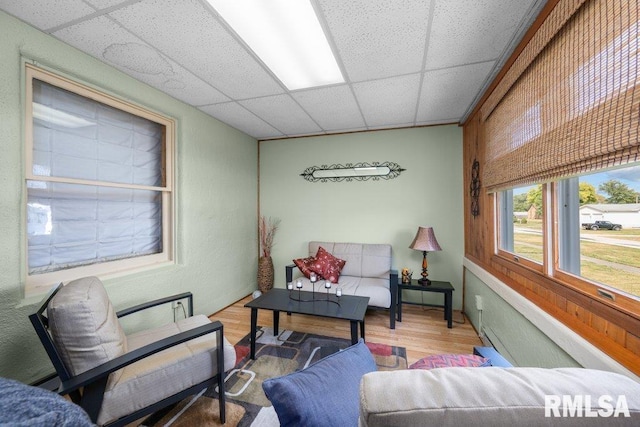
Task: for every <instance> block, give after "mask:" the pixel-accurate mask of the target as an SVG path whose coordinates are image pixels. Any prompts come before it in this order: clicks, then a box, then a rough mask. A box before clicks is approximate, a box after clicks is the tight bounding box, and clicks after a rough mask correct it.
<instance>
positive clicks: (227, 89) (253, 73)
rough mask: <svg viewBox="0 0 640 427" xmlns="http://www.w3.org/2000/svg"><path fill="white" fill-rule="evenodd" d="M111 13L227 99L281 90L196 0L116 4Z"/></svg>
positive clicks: (250, 96)
mask: <svg viewBox="0 0 640 427" xmlns="http://www.w3.org/2000/svg"><path fill="white" fill-rule="evenodd" d="M110 16H112V17H114V18H115V19H116V20H117V21H118V22H120V23H121V24H122V25H124V26H125V27H127V28H128V29H130V30H131V31H132V32H133V33H134V34H136V35H138V36H139V37H140V38H141V39H143V40H145V41H146V42H147V43H149V44H151V45H152V46H154V47H156V48H157V49H159V50H160V51H162V52H163V53H164V54H165V55H167V56H168V57H170V58H171V59H173V60H174V61H176V62H178V63H180V64H181V65H182V66H184V67H186V68H187V69H189V70H190V71H192V72H193V73H195V74H196V75H197V76H198V77H200V78H201V79H203V80H204V81H206V82H208V83H210V84H211V85H212V86H214V87H216V88H217V89H219V90H221V91H222V92H223V93H224V94H225V95H227V96H229V97H231V98H234V99H245V98H253V97H258V96H265V95H274V94H279V93H283V92H284V89H283V88H282V87H281V86H280V85H279V84H278V83H277V81H276V80H275V79H274V78H273V77H272V76H271V75H270V74H269V73H268V72H267V71H265V69H264V68H263V67H262V66H261V65H260V64H259V63H258V62H257V61H256V60H255V59H254V57H253V56H252V55H251V54H249V53H248V52H247V51H246V50H245V49H244V48H243V47H242V45H240V43H238V41H237V40H236V39H235V38H234V37H232V36H231V35H230V34H229V33H228V32H227V31H226V29H225V28H224V27H223V26H222V25H221V24H220V23H219V22H218V21H217V20H216V19H215V18H214V16H213V14H212V12H211V9H209V8H206V7H204V6H203V5H202V3H201V2H199V1H197V0H183V1H180V2H167V1H162V0H147V1H143V2H140V3H135V4H132V5H131V6H129V7H124V8H122V9H118V10H117V11H114V12H113V13H111V14H110ZM140 22H145V25H140ZM185 29H196V31H185Z"/></svg>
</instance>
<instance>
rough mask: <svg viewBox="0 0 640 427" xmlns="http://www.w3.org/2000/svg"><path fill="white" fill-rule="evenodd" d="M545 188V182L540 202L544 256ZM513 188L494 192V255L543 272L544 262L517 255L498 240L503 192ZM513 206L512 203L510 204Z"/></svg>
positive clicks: (500, 237) (544, 253)
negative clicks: (503, 246) (502, 246)
mask: <svg viewBox="0 0 640 427" xmlns="http://www.w3.org/2000/svg"><path fill="white" fill-rule="evenodd" d="M545 188H546V184H543V185H542V198H543V202H542V210H543V213H544V215H543V216H542V229H543V234H542V254H543V257H545V255H546V253H547V239H546V237H545V236H546V234H545V233H544V230H546V228H547V218H548V216H547V214H546V212H544V205H545V204H544V198H545ZM512 190H513V189H510V190H503V191H500V192H499V193H496V197H495V200H496V204H495V212H496V213H495V218H496V239H495V255H496V256H498V257H500V258H502V259H504V260H506V261H508V262H510V263H515V264H517V265H522V266H524V267H526V268H528V269H529V270H533V271H536V272H538V273H543V271H544V267H545V263H544V262H541V263H540V262H537V261H535V260H531V259H528V258H526V257H524V256H522V255H518V254H517V253H515V252H509V251H507V250H505V249H503V248H501V247H500V242H501V239H502V236H501V233H502V228H503V225H502V221H503V218H502V211H503V201H502V199H503V198H504V194H505V193H506V192H507V191H512ZM512 194H513V193H512ZM511 206H512V207H513V204H512V205H511ZM512 219H513V209H512V211H511V216H510V220H511V222H513V221H512Z"/></svg>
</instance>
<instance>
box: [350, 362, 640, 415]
mask: <svg viewBox="0 0 640 427" xmlns="http://www.w3.org/2000/svg"><path fill="white" fill-rule="evenodd" d="M545 396H547V397H546V398H545ZM565 396H566V397H565ZM562 399H565V400H567V401H568V399H570V400H571V402H570V403H569V411H571V406H573V405H575V406H574V409H573V416H570V415H571V412H565V410H564V407H563V403H562ZM545 400H548V403H549V405H548V408H549V410H548V414H547V415H549V416H545ZM622 400H624V402H622ZM625 404H626V406H625ZM622 406H624V407H622ZM617 407H618V408H619V409H620V410H616V408H617ZM554 408H555V409H554ZM623 409H628V415H629V416H628V417H627V416H625V415H627V414H626V413H624V412H625V411H622V410H623ZM616 412H617V414H616ZM563 415H564V416H563ZM594 415H595V416H594ZM616 415H617V416H616ZM469 425H487V426H492V427H497V426H518V427H520V426H532V427H533V426H535V427H538V426H545V425H549V426H551V425H553V426H638V425H640V384H639V383H637V382H635V381H634V380H632V379H630V378H628V377H625V376H623V375H620V374H616V373H612V372H606V371H598V370H591V369H583V368H558V369H544V368H493V367H488V368H440V369H432V370H421V369H408V370H400V371H378V372H370V373H367V374H365V375H364V376H363V377H362V381H361V383H360V417H359V426H360V427H379V426H469Z"/></svg>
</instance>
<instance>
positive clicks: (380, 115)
mask: <svg viewBox="0 0 640 427" xmlns="http://www.w3.org/2000/svg"><path fill="white" fill-rule="evenodd" d="M229 1H236V0H229ZM265 1H268V0H265ZM292 1H294V0H292ZM296 1H297V0H296ZM312 1H313V2H314V6H315V8H316V10H317V12H318V16H319V19H320V22H321V24H322V25H323V27H324V29H325V32H326V35H327V38H328V40H329V42H330V44H331V46H332V48H333V51H334V53H335V55H336V57H337V60H338V64H339V65H340V67H341V69H342V72H343V74H344V77H345V80H346V83H344V84H338V85H332V86H325V87H318V88H312V89H304V90H297V91H289V90H287V88H286V87H285V86H284V85H283V84H282V83H281V82H280V81H279V80H278V79H277V78H276V77H275V76H274V74H273V73H271V71H270V70H269V69H268V68H267V67H266V66H265V65H264V64H263V63H262V62H261V61H260V60H259V59H258V58H257V57H256V56H255V55H254V54H253V52H252V51H251V50H250V49H249V48H248V47H247V46H246V45H245V44H244V43H243V42H242V40H241V39H240V38H239V37H238V36H237V35H236V34H235V33H234V32H233V31H232V30H231V29H230V28H229V27H228V26H227V25H226V23H225V22H224V21H223V20H222V19H221V18H220V17H219V16H218V15H217V13H216V12H215V11H214V9H213V8H212V7H211V6H210V5H209V4H208V3H207V2H206V0H180V1H175V0H174V1H172V0H128V1H122V0H57V1H51V0H48V1H47V0H37V1H28V2H24V1H15V0H0V9H2V10H4V11H5V12H7V13H9V14H11V15H13V16H15V17H17V18H19V19H21V20H23V21H25V22H27V23H29V24H30V25H32V26H34V27H36V28H38V29H39V30H41V31H43V32H45V33H47V34H50V35H52V36H53V37H56V38H57V39H59V40H61V41H63V42H65V43H68V44H69V45H71V46H74V47H76V48H77V49H79V50H81V51H83V52H86V53H87V54H89V55H92V56H94V57H96V58H97V59H99V60H100V61H103V62H105V63H107V64H109V65H112V66H113V67H115V68H117V69H119V70H121V71H122V72H124V73H126V74H128V75H130V76H132V77H134V78H136V79H138V80H140V81H142V82H144V83H146V84H148V85H150V86H153V87H155V88H157V89H159V90H161V91H163V92H165V93H167V94H169V95H171V96H173V97H174V98H177V99H179V100H181V101H183V102H185V103H187V104H190V105H192V106H194V107H196V108H198V109H200V110H202V111H203V112H205V113H207V114H209V115H211V116H213V117H215V118H216V119H218V120H220V121H222V122H225V123H227V124H229V125H230V126H233V127H234V128H237V129H239V130H241V131H243V132H245V133H247V134H249V135H251V136H253V137H254V138H256V139H259V140H265V139H273V138H287V137H295V136H302V135H322V134H331V133H339V132H352V131H361V130H373V129H389V128H400V127H412V126H423V125H434V124H444V123H460V122H462V121H464V119H465V118H466V117H467V116H468V115H469V113H470V112H471V110H472V109H473V107H474V106H475V104H476V103H477V101H478V100H479V98H480V97H481V95H482V93H483V92H484V90H485V89H486V88H487V86H488V85H489V84H490V83H491V81H492V80H493V78H494V77H495V75H496V74H497V73H498V71H499V69H500V67H501V66H502V64H504V62H505V61H506V60H507V58H508V57H509V55H510V54H511V52H512V51H513V49H514V48H515V46H516V45H517V43H518V42H519V41H520V39H521V38H522V36H523V35H524V33H525V32H526V30H527V28H528V27H529V26H530V25H531V23H532V22H533V20H534V19H535V17H536V16H537V14H538V13H539V11H540V10H541V8H542V7H543V6H544V3H545V1H544V0H350V1H349V0H312Z"/></svg>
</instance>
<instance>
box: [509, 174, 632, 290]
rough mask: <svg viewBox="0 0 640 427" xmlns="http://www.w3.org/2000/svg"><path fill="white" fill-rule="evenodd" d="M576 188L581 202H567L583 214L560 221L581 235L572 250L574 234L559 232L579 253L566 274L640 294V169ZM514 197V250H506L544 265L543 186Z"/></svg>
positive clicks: (592, 178)
mask: <svg viewBox="0 0 640 427" xmlns="http://www.w3.org/2000/svg"><path fill="white" fill-rule="evenodd" d="M576 184H577V185H578V188H577V191H574V192H569V194H572V195H573V197H574V198H575V197H577V198H578V201H577V204H575V203H576V201H575V200H570V201H569V202H567V201H565V202H563V203H564V204H565V205H566V204H567V203H574V204H575V206H576V209H575V211H572V212H577V215H575V214H572V215H571V216H570V217H569V218H568V219H567V221H565V222H563V221H560V222H559V224H560V225H559V227H560V228H561V227H571V228H572V232H573V233H574V234H573V235H575V236H576V237H575V244H573V246H571V245H570V243H568V242H563V241H562V239H572V237H566V236H571V234H567V233H563V231H562V230H559V232H558V234H559V236H560V237H558V239H560V240H561V242H560V245H562V244H563V243H564V244H565V245H567V247H570V248H571V250H573V251H576V252H577V251H579V258H576V260H577V261H576V263H575V264H576V267H575V268H573V269H571V268H569V269H567V270H566V271H567V272H569V273H572V274H574V275H577V276H580V277H583V278H586V279H589V280H591V281H594V282H597V283H601V284H605V285H608V286H611V287H613V288H616V289H618V290H622V291H624V292H627V293H629V294H632V295H635V296H640V166H633V167H627V168H623V169H615V170H610V171H604V172H598V173H594V174H590V175H583V176H580V177H579V178H577V179H575V180H573V181H572V182H571V183H570V185H574V186H575V185H576ZM512 194H513V247H512V248H509V247H504V246H501V248H502V249H504V250H509V249H511V250H510V251H511V252H513V253H515V254H516V255H518V256H522V257H526V258H527V259H530V260H532V261H536V262H538V263H540V264H542V263H543V260H544V254H543V244H542V242H543V215H544V213H545V208H544V207H543V205H542V202H543V192H542V185H534V186H529V187H521V188H517V189H514V190H512ZM563 224H564V225H563ZM577 229H579V231H577ZM560 257H561V258H562V251H561V254H560ZM560 264H561V265H562V260H561V262H560Z"/></svg>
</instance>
